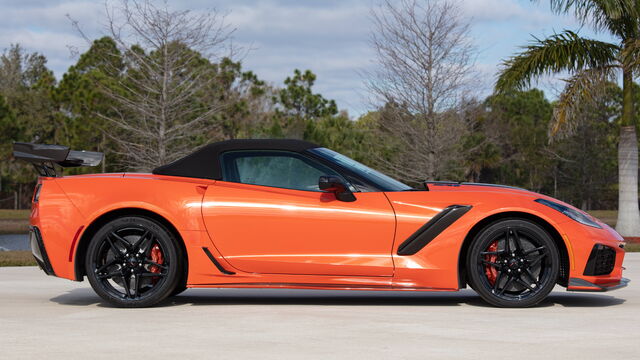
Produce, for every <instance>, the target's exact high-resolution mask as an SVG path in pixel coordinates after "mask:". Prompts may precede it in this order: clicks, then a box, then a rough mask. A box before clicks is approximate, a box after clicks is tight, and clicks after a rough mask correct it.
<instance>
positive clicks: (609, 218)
mask: <svg viewBox="0 0 640 360" xmlns="http://www.w3.org/2000/svg"><path fill="white" fill-rule="evenodd" d="M589 214H591V215H593V216H595V217H597V218H598V219H600V220H601V221H602V222H603V223H605V224H607V225H609V226H611V227H615V226H616V222H617V221H618V211H616V210H591V211H589Z"/></svg>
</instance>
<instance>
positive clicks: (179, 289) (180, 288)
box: [170, 284, 187, 296]
mask: <svg viewBox="0 0 640 360" xmlns="http://www.w3.org/2000/svg"><path fill="white" fill-rule="evenodd" d="M185 290H187V285H183V284H178V286H176V288H175V289H173V291H172V292H171V295H170V296H178V295H180V294H182V293H183V292H185Z"/></svg>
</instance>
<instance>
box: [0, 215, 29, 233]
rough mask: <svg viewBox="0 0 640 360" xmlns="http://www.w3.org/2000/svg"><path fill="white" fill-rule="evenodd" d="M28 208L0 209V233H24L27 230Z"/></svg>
mask: <svg viewBox="0 0 640 360" xmlns="http://www.w3.org/2000/svg"><path fill="white" fill-rule="evenodd" d="M29 213H30V210H6V209H0V235H2V234H26V233H27V231H29Z"/></svg>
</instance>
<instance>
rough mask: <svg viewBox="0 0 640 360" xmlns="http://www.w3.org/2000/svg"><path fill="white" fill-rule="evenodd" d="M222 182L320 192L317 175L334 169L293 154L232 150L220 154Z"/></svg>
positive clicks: (329, 173)
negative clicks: (222, 171)
mask: <svg viewBox="0 0 640 360" xmlns="http://www.w3.org/2000/svg"><path fill="white" fill-rule="evenodd" d="M222 162H223V169H224V179H225V181H232V182H239V183H243V184H253V185H263V186H272V187H279V188H285V189H295V190H306V191H320V189H319V188H318V178H319V177H320V176H322V175H336V176H338V174H336V173H335V172H334V171H333V170H331V169H329V168H327V167H325V166H323V165H321V164H318V163H315V162H313V161H311V160H309V159H306V158H304V157H303V156H301V155H299V154H295V153H288V152H277V151H233V152H228V153H225V154H223V155H222Z"/></svg>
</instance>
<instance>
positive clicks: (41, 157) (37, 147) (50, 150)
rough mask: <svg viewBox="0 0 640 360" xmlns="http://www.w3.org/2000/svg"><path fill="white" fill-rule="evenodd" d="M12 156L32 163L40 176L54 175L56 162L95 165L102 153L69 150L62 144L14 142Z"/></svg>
mask: <svg viewBox="0 0 640 360" xmlns="http://www.w3.org/2000/svg"><path fill="white" fill-rule="evenodd" d="M13 157H14V158H16V159H17V160H22V161H26V162H29V163H32V164H33V166H34V167H35V168H36V170H37V171H38V174H40V176H48V177H56V176H57V175H58V174H57V172H56V168H55V165H56V164H57V165H59V166H62V167H77V166H97V165H99V164H100V162H101V161H102V159H103V158H104V154H103V153H101V152H95V151H84V150H82V151H76V150H71V149H69V147H68V146H63V145H46V144H34V143H22V142H16V143H13Z"/></svg>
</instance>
